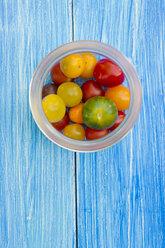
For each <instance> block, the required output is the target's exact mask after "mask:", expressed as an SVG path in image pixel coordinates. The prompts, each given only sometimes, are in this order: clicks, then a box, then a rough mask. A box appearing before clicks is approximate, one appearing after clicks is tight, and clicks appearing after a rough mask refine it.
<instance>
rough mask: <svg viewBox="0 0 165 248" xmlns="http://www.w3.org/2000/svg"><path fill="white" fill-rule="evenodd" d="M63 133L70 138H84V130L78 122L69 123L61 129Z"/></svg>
mask: <svg viewBox="0 0 165 248" xmlns="http://www.w3.org/2000/svg"><path fill="white" fill-rule="evenodd" d="M63 134H64V135H65V136H67V137H69V138H71V139H75V140H84V138H85V130H84V128H83V126H81V125H80V124H70V125H68V126H66V127H65V128H64V130H63Z"/></svg>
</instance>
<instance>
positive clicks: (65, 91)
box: [57, 82, 82, 107]
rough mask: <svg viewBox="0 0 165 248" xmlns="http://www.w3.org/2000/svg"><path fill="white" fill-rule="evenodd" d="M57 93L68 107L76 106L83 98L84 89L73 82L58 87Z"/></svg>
mask: <svg viewBox="0 0 165 248" xmlns="http://www.w3.org/2000/svg"><path fill="white" fill-rule="evenodd" d="M57 95H58V96H60V97H61V98H62V99H63V101H64V103H65V105H66V106H67V107H74V106H76V105H77V104H79V103H80V102H81V100H82V90H81V88H80V87H79V86H78V85H77V84H76V83H72V82H68V83H67V82H66V83H63V84H61V85H60V86H59V87H58V89H57Z"/></svg>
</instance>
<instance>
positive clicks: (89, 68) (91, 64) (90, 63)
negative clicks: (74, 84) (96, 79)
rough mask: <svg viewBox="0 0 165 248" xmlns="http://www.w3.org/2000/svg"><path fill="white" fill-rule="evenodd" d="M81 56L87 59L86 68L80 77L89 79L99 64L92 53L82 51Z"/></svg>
mask: <svg viewBox="0 0 165 248" xmlns="http://www.w3.org/2000/svg"><path fill="white" fill-rule="evenodd" d="M81 56H82V57H83V59H84V60H85V69H84V71H83V72H82V73H81V75H80V77H82V78H85V79H89V78H92V77H93V71H94V69H95V66H96V64H97V59H96V57H95V56H94V55H93V54H91V53H82V54H81Z"/></svg>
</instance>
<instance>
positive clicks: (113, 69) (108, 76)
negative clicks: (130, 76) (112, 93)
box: [93, 59, 124, 87]
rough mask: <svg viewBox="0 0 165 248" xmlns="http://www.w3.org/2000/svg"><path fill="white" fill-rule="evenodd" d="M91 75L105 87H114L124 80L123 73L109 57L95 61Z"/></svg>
mask: <svg viewBox="0 0 165 248" xmlns="http://www.w3.org/2000/svg"><path fill="white" fill-rule="evenodd" d="M93 76H94V78H95V79H96V81H97V82H99V83H100V84H102V85H103V86H105V87H114V86H117V85H119V84H121V83H122V82H123V81H124V73H123V72H122V70H121V69H120V67H118V66H117V65H116V64H114V63H113V62H112V61H110V60H109V59H101V60H100V61H98V62H97V64H96V66H95V69H94V72H93Z"/></svg>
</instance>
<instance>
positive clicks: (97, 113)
mask: <svg viewBox="0 0 165 248" xmlns="http://www.w3.org/2000/svg"><path fill="white" fill-rule="evenodd" d="M117 113H118V112H117V108H116V105H115V104H114V103H113V102H112V101H110V100H109V99H108V98H106V97H103V96H95V97H92V98H90V99H88V100H87V101H86V102H85V103H84V106H83V109H82V116H83V120H84V123H85V124H86V125H87V126H88V127H90V128H93V129H108V128H109V127H111V126H112V125H113V124H114V123H115V121H116V119H117Z"/></svg>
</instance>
